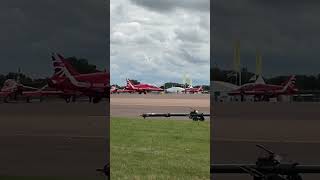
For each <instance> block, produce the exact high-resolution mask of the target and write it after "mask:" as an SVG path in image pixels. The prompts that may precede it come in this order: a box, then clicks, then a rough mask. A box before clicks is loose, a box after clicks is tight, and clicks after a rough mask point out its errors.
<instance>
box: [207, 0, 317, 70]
mask: <svg viewBox="0 0 320 180" xmlns="http://www.w3.org/2000/svg"><path fill="white" fill-rule="evenodd" d="M212 3H213V4H212V12H213V19H212V20H213V24H212V28H213V30H214V38H213V39H212V40H213V43H214V46H213V47H212V48H213V51H214V53H213V54H214V57H213V60H215V62H216V64H217V65H218V66H220V67H223V68H228V69H231V68H232V58H233V54H232V53H233V49H232V48H233V43H234V40H235V39H239V40H240V41H241V42H240V44H241V48H240V49H241V50H240V51H241V61H242V64H243V66H247V67H248V68H249V70H251V71H253V72H254V71H255V51H256V49H257V48H258V49H260V51H261V53H262V60H263V70H262V71H263V74H264V75H265V76H275V75H280V74H285V75H288V74H303V73H306V74H317V73H319V72H320V22H319V18H320V11H319V9H320V2H317V1H314V0H306V1H300V0H299V1H298V0H291V1H286V0H282V1H278V0H267V1H266V0H240V1H234V0H214V1H212Z"/></svg>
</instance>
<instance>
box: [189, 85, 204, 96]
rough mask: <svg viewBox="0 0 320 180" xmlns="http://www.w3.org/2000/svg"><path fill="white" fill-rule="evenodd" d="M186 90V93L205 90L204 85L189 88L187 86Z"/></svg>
mask: <svg viewBox="0 0 320 180" xmlns="http://www.w3.org/2000/svg"><path fill="white" fill-rule="evenodd" d="M185 92H186V93H191V94H195V93H202V92H203V88H202V86H199V87H198V88H194V87H189V88H185Z"/></svg>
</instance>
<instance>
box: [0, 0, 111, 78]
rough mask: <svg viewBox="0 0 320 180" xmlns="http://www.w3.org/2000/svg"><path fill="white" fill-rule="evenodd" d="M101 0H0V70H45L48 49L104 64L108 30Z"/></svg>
mask: <svg viewBox="0 0 320 180" xmlns="http://www.w3.org/2000/svg"><path fill="white" fill-rule="evenodd" d="M107 3H108V1H105V0H93V1H90V0H68V1H57V0H32V1H23V0H1V2H0V23H1V28H0V40H1V43H0V52H1V53H0V61H1V65H0V74H3V73H7V72H9V71H13V72H16V71H17V69H18V67H21V70H22V72H23V73H26V74H28V75H31V76H34V77H44V76H51V74H52V65H51V52H52V51H55V52H60V53H62V54H63V55H65V56H67V57H69V56H76V57H81V58H86V59H89V60H90V63H92V64H96V65H97V66H98V68H100V69H104V68H106V66H107V65H109V62H108V61H107V60H108V58H107V49H108V43H107V37H108V35H109V33H108V31H107V30H108V28H107V23H108V6H107Z"/></svg>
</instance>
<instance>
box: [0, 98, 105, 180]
mask: <svg viewBox="0 0 320 180" xmlns="http://www.w3.org/2000/svg"><path fill="white" fill-rule="evenodd" d="M107 109H108V106H107V104H106V103H105V102H102V103H99V104H89V103H88V102H76V103H70V104H67V103H65V102H64V101H52V102H51V101H49V102H42V103H40V102H33V103H9V104H4V103H1V104H0V129H1V130H0V144H1V150H0V152H1V153H0V159H1V165H0V176H12V175H15V176H55V177H56V176H60V177H90V178H91V179H92V178H94V179H105V178H104V176H102V175H101V173H99V172H96V169H97V168H101V167H103V165H104V164H105V163H106V162H107V161H108V159H109V157H108V156H109V153H108V148H109V146H108V143H107V142H109V140H108V137H109V134H108V132H109V131H108V126H109V124H108V123H107V119H108V118H107ZM70 179H72V178H70ZM78 179H79V178H78ZM80 179H81V178H80Z"/></svg>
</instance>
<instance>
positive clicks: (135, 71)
mask: <svg viewBox="0 0 320 180" xmlns="http://www.w3.org/2000/svg"><path fill="white" fill-rule="evenodd" d="M209 7H210V6H209V0H197V1H195V0H161V1H159V0H111V4H110V15H111V17H110V21H111V22H110V26H111V32H110V33H111V34H110V41H111V44H110V47H111V50H110V51H111V57H110V63H111V64H110V66H111V67H110V68H111V83H116V84H119V85H124V84H125V79H126V78H129V79H137V80H139V81H141V82H146V83H152V84H156V85H161V84H163V83H164V82H168V81H174V82H179V83H181V82H182V77H183V74H184V73H185V74H187V76H189V77H190V78H192V80H193V84H194V85H195V84H209V78H210V77H209V76H210V75H209V74H210V8H209Z"/></svg>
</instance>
